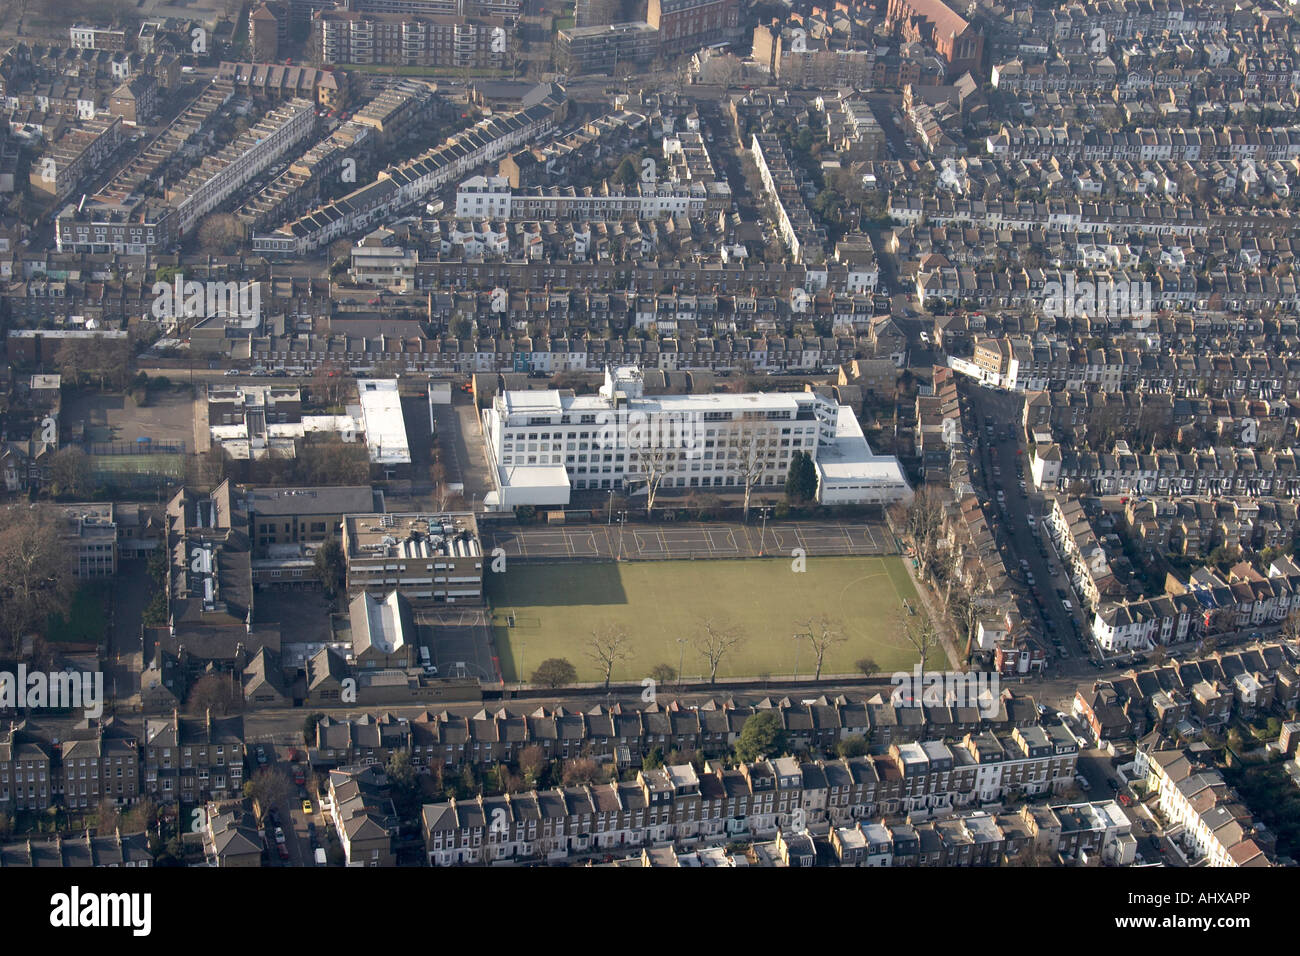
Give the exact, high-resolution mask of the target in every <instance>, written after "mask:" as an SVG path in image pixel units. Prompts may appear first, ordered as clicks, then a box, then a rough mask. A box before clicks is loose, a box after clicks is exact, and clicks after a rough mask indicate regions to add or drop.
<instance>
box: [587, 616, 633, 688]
mask: <svg viewBox="0 0 1300 956" xmlns="http://www.w3.org/2000/svg"><path fill="white" fill-rule="evenodd" d="M627 643H628V636H627V631H625V630H623V628H621V627H618V626H616V625H607V626H606V627H604V628H602V629H600V630H595V631H592V632H591V640H589V641H588V642H587V656H588V657H589V658H591V660H592V661H594V662H595V664H596V666H597V667H599V668H600V669H601V670H602V671H603V672H604V674H605V690H609V681H610V678H611V677H612V676H613V673H614V668H615V667H616V666H617V665H618V664H620V663H622V662H623V661H625V660H627V659H628V656H629V655H628V651H627Z"/></svg>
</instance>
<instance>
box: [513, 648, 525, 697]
mask: <svg viewBox="0 0 1300 956" xmlns="http://www.w3.org/2000/svg"><path fill="white" fill-rule="evenodd" d="M527 650H528V642H527V641H520V642H519V673H518V674H516V675H515V683H516V684H518V685H519V686H518V687H517V688H515V689H516V690H523V689H524V671H525V670H526V668H525V667H524V653H525V652H526V651H527Z"/></svg>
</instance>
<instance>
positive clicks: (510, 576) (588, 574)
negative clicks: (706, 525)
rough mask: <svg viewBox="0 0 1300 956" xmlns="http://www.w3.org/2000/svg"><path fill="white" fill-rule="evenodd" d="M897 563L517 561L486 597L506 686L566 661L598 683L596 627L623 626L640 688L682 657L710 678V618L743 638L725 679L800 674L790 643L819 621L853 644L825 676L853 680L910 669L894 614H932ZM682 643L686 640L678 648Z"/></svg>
mask: <svg viewBox="0 0 1300 956" xmlns="http://www.w3.org/2000/svg"><path fill="white" fill-rule="evenodd" d="M902 561H903V559H901V558H898V557H885V558H879V557H868V558H809V559H808V561H807V571H805V572H803V573H796V572H794V571H793V570H792V567H791V563H790V561H788V560H771V559H769V560H752V559H751V560H747V561H624V562H621V563H614V562H606V563H600V564H579V563H557V564H524V563H516V564H511V565H510V567H509V568H508V569H507V570H506V571H505V572H504V573H502V574H488V575H487V593H488V598H489V600H490V601H491V604H492V612H493V614H492V627H493V632H494V635H495V638H496V647H497V653H498V654H499V655H500V658H501V670H502V676H503V677H504V678H505V679H506V680H507V681H513V680H520V679H524V680H526V679H527V677H528V675H529V674H531V673H532V671H533V669H534V668H536V666H537V665H538V664H539V663H541V661H543V660H545V659H546V658H548V657H564V658H567V659H568V660H569V662H570V663H572V664H573V666H574V667H575V668H577V670H578V679H579V680H581V681H596V680H601V679H603V674H601V673H600V669H599V667H598V665H597V664H596V663H595V662H594V661H592V660H591V659H590V658H589V657H588V656H587V654H586V652H585V650H584V647H585V645H586V644H587V643H588V642H589V641H590V639H591V633H592V631H593V630H603V629H604V628H606V627H608V626H617V627H622V628H623V629H625V630H626V631H627V634H628V636H629V638H630V641H629V643H630V645H631V646H630V649H629V658H628V660H627V661H626V662H624V663H623V664H622V665H621V666H619V667H617V668H616V669H615V671H614V679H615V680H625V681H628V680H630V681H640V680H641V679H642V678H644V677H647V676H649V674H650V671H651V670H652V669H653V668H654V667H655V666H657V665H659V664H667V665H669V666H670V667H672V668H673V669H676V668H677V664H678V654H679V652H682V651H683V650H684V656H683V657H682V671H683V673H684V675H685V677H686V678H687V679H688V680H689V679H691V678H693V677H697V676H701V675H702V676H704V677H707V676H708V664H707V661H706V660H705V659H704V657H703V656H701V654H700V653H699V652H698V651H697V650H696V649H695V648H694V646H693V642H694V639H695V637H696V636H697V635H698V634H699V633H700V632H701V627H700V621H701V619H702V618H706V617H708V618H711V619H713V620H714V621H716V622H723V621H725V622H729V623H731V624H734V625H735V626H736V627H737V629H738V630H739V631H740V632H741V633H742V634H743V635H744V636H745V642H744V643H743V645H741V646H740V647H739V648H737V649H736V650H735V651H733V652H732V653H731V654H730V655H729V656H727V657H726V658H725V659H724V660H723V661H722V664H721V666H720V667H719V669H718V676H719V677H759V676H762V675H764V674H767V675H772V676H777V675H789V674H793V673H794V672H795V667H796V659H795V655H796V642H795V641H794V640H793V639H792V635H794V634H796V633H798V632H800V631H801V630H806V628H802V627H801V626H800V622H801V621H807V620H808V619H809V618H813V619H818V618H820V617H821V615H823V614H825V615H827V616H829V618H830V619H831V621H832V622H833V625H834V627H835V629H836V630H839V631H840V632H842V633H844V634H845V635H846V636H847V637H848V640H847V641H846V642H844V643H843V644H839V645H836V646H835V647H832V648H831V649H830V650H829V651H828V652H827V655H826V660H825V662H824V664H823V666H822V674H823V675H827V674H850V673H855V672H856V671H855V668H854V662H855V661H857V660H858V659H859V658H862V657H870V658H872V659H873V660H875V661H876V663H877V664H878V665H879V667H880V669H881V670H884V671H894V670H910V669H911V667H912V665H913V664H914V663H915V662H916V656H917V655H916V652H915V650H913V648H912V646H911V645H910V644H909V643H908V641H907V639H906V638H905V637H903V636H902V635H901V634H899V633H898V614H899V612H900V611H901V610H902V605H903V601H904V600H906V601H907V602H908V604H909V605H910V607H911V608H913V609H915V610H916V612H917V613H918V614H924V613H925V611H924V609H923V608H922V607H921V606H920V603H919V601H918V600H917V596H916V591H915V589H914V588H913V587H912V582H911V580H910V579H909V578H908V575H907V570H906V569H905V568H904V566H903V563H902ZM903 613H904V614H906V613H907V612H905V611H904V612H903ZM512 618H513V622H514V623H513V625H512V624H511V623H510V621H511V619H512ZM679 638H686V639H687V641H688V643H687V644H685V645H679V644H678V639H679ZM521 657H522V666H521V663H520V658H521ZM934 657H935V655H934V654H932V655H931V658H932V659H931V661H930V663H931V665H932V666H933V665H935V664H936V661H935V660H934ZM814 663H815V662H814V658H813V654H812V650H811V648H810V647H809V645H808V644H807V642H806V641H801V642H798V661H797V665H798V672H799V674H801V675H803V676H807V677H810V676H812V673H813V668H814ZM941 666H942V665H941ZM521 669H522V670H523V672H524V674H523V676H522V678H521V677H520V675H519V671H520V670H521Z"/></svg>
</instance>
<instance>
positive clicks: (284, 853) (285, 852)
mask: <svg viewBox="0 0 1300 956" xmlns="http://www.w3.org/2000/svg"><path fill="white" fill-rule="evenodd" d="M279 850H280V859H282V860H287V859H289V848H288V847H287V846H285V845H284V844H283V843H281V844H280V846H279Z"/></svg>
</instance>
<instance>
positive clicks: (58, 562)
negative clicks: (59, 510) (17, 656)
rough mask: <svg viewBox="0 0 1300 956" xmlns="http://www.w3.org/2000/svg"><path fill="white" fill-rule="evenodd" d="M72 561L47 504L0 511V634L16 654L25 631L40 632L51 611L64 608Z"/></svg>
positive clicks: (65, 607) (69, 590)
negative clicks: (39, 506)
mask: <svg viewBox="0 0 1300 956" xmlns="http://www.w3.org/2000/svg"><path fill="white" fill-rule="evenodd" d="M72 587H73V580H72V566H71V563H70V562H69V561H68V556H67V553H66V552H65V551H64V548H63V544H62V542H61V540H60V538H59V534H58V532H57V530H56V528H55V524H54V517H53V515H52V514H51V513H50V511H49V510H48V509H46V508H33V507H29V506H25V505H23V506H20V505H10V506H9V507H8V508H4V509H3V510H0V633H3V636H4V637H5V638H6V639H7V640H8V642H9V645H8V646H9V650H10V651H11V652H12V653H17V652H18V651H19V649H20V648H21V644H22V639H23V637H24V636H26V635H27V634H29V633H35V632H38V631H39V632H43V631H44V628H45V624H46V621H47V619H48V618H49V616H50V615H51V614H54V613H63V612H65V611H66V610H67V607H68V601H69V599H70V597H71V594H72Z"/></svg>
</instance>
